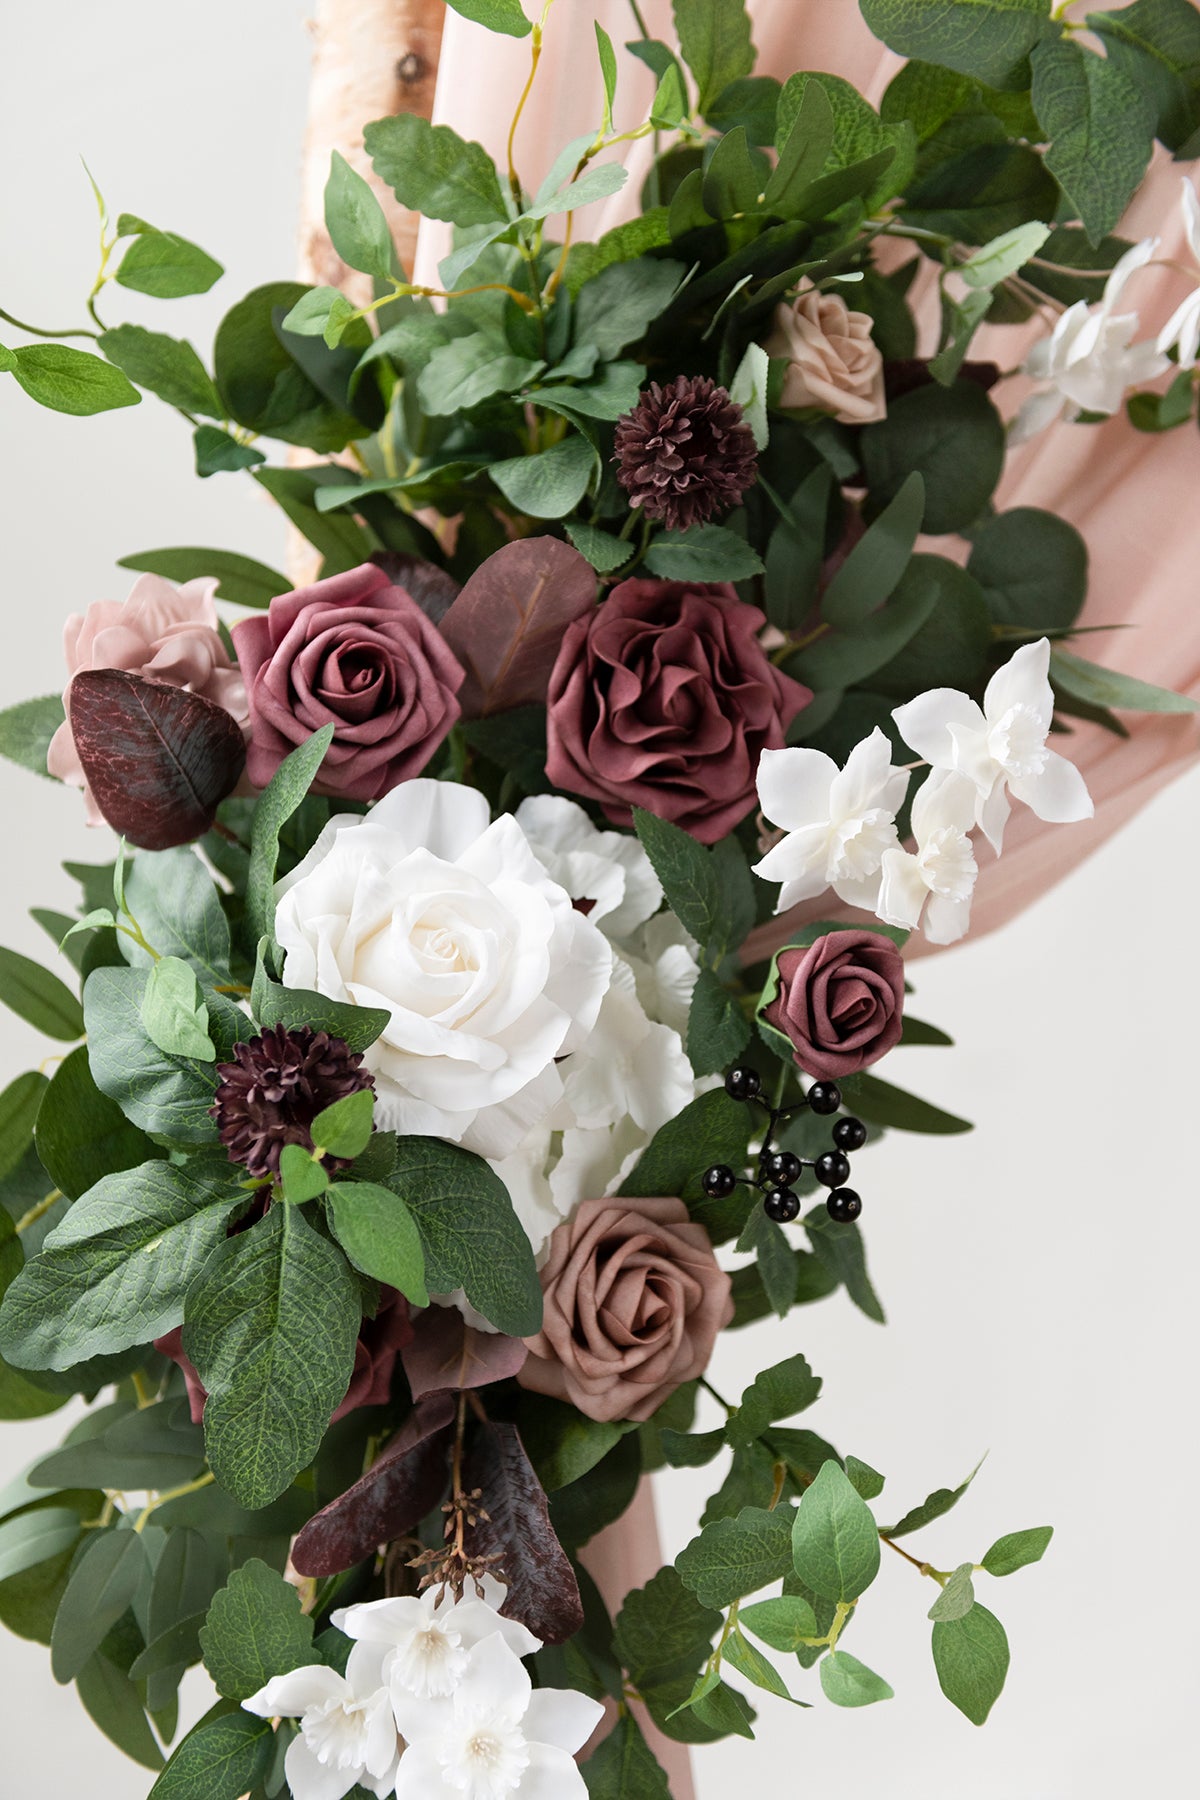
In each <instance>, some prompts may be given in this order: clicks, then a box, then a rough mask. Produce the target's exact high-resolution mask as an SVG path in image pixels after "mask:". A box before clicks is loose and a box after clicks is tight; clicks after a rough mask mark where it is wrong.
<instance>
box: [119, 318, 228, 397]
mask: <svg viewBox="0 0 1200 1800" xmlns="http://www.w3.org/2000/svg"><path fill="white" fill-rule="evenodd" d="M100 348H101V349H102V350H103V352H104V354H105V356H107V358H108V360H109V362H111V363H115V364H116V366H117V368H118V369H121V370H123V371H124V373H125V374H126V375H128V377H129V379H130V381H134V382H136V383H137V385H138V387H143V388H148V389H149V390H150V392H151V393H152V394H157V395H158V397H159V399H160V400H165V401H166V402H167V405H168V406H176V407H178V408H179V410H180V411H181V412H188V413H201V414H203V416H204V417H205V418H209V419H221V418H224V416H225V414H224V408H223V407H222V405H221V399H220V396H219V394H218V393H217V390H216V388H215V387H214V386H213V383H212V377H211V376H210V375H209V373H208V371H207V369H206V368H205V367H204V364H203V363H202V362H201V360H200V358H199V357H198V356H197V354H196V352H195V350H193V348H192V346H191V345H190V344H189V343H188V342H187V341H186V339H180V338H173V337H168V336H166V334H165V333H164V332H161V331H147V330H145V329H144V327H142V326H141V325H118V326H116V327H115V329H113V330H111V331H104V332H101V334H100Z"/></svg>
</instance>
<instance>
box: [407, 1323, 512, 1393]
mask: <svg viewBox="0 0 1200 1800" xmlns="http://www.w3.org/2000/svg"><path fill="white" fill-rule="evenodd" d="M412 1330H413V1335H412V1339H411V1341H410V1342H409V1343H407V1344H405V1346H404V1348H403V1350H402V1351H401V1352H400V1359H401V1361H402V1362H403V1364H404V1373H405V1374H406V1375H407V1376H408V1385H409V1387H410V1388H411V1389H412V1397H413V1399H414V1400H423V1399H424V1398H425V1396H426V1394H440V1393H445V1392H446V1390H447V1389H455V1390H457V1389H459V1388H479V1387H487V1386H488V1385H489V1384H490V1383H491V1382H493V1381H507V1380H508V1379H509V1377H510V1376H512V1375H515V1374H516V1373H517V1370H518V1369H520V1368H521V1366H522V1364H523V1363H524V1361H525V1358H526V1357H527V1356H528V1355H529V1352H528V1350H527V1349H526V1348H525V1345H524V1344H523V1343H522V1341H521V1339H520V1338H511V1337H502V1336H501V1335H500V1333H499V1332H495V1331H476V1329H475V1327H474V1326H473V1325H468V1324H466V1322H465V1321H464V1319H463V1316H462V1314H461V1313H460V1312H456V1311H455V1310H454V1308H453V1307H452V1306H429V1307H426V1309H425V1311H424V1312H421V1313H418V1314H417V1315H416V1317H415V1318H414V1319H413V1322H412Z"/></svg>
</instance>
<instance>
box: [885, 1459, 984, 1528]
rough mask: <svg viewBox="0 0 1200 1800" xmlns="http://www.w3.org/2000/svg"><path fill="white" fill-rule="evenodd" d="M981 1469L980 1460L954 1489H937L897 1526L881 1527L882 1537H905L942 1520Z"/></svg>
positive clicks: (956, 1503)
mask: <svg viewBox="0 0 1200 1800" xmlns="http://www.w3.org/2000/svg"><path fill="white" fill-rule="evenodd" d="M982 1467H983V1463H982V1460H981V1461H980V1462H977V1463H976V1465H975V1467H974V1468H973V1469H972V1470H971V1473H970V1474H969V1475H968V1476H967V1479H966V1480H965V1481H961V1482H960V1483H959V1485H958V1486H957V1487H956V1488H937V1489H936V1490H935V1491H934V1492H933V1493H932V1494H930V1495H929V1496H928V1498H927V1499H925V1500H922V1502H921V1504H920V1506H914V1507H913V1509H912V1511H911V1512H906V1513H905V1515H904V1517H903V1518H902V1519H901V1520H900V1523H899V1524H898V1525H885V1526H883V1527H882V1535H883V1536H884V1537H887V1538H897V1537H907V1535H908V1533H909V1532H910V1531H920V1530H921V1528H922V1526H924V1525H932V1523H933V1521H934V1520H935V1519H940V1518H942V1517H943V1516H944V1515H945V1514H946V1513H948V1512H949V1511H950V1508H951V1507H952V1506H957V1505H958V1502H959V1501H960V1500H961V1499H962V1497H963V1495H964V1494H965V1493H966V1491H967V1489H968V1488H969V1487H970V1485H971V1483H972V1482H973V1481H974V1479H975V1477H976V1475H978V1473H979V1471H980V1469H981V1468H982Z"/></svg>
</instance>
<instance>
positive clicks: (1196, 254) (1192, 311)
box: [1155, 175, 1200, 369]
mask: <svg viewBox="0 0 1200 1800" xmlns="http://www.w3.org/2000/svg"><path fill="white" fill-rule="evenodd" d="M1181 186H1182V190H1183V191H1182V194H1181V196H1180V204H1181V207H1182V210H1183V229H1184V234H1185V236H1186V237H1187V241H1188V249H1189V250H1190V251H1191V253H1192V260H1193V262H1194V263H1195V264H1196V271H1197V274H1196V285H1195V287H1193V289H1192V291H1191V293H1190V294H1189V295H1188V296H1187V298H1186V299H1185V300H1182V301H1180V303H1179V305H1178V306H1177V307H1176V308H1175V311H1174V312H1173V313H1172V314H1171V317H1170V318H1169V319H1168V320H1167V322H1166V324H1165V325H1164V326H1163V328H1162V330H1161V331H1160V332H1159V334H1158V341H1157V343H1156V345H1155V348H1156V349H1158V350H1161V351H1163V352H1164V353H1165V352H1166V351H1168V350H1175V351H1176V352H1177V353H1178V357H1179V367H1180V368H1181V369H1194V368H1195V366H1196V357H1197V353H1198V352H1200V200H1197V198H1196V190H1195V188H1194V187H1193V186H1192V184H1191V182H1190V181H1189V180H1188V178H1187V176H1186V175H1185V176H1184V177H1183V181H1182V183H1181Z"/></svg>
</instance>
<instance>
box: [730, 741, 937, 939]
mask: <svg viewBox="0 0 1200 1800" xmlns="http://www.w3.org/2000/svg"><path fill="white" fill-rule="evenodd" d="M907 789H908V772H907V770H905V769H896V768H893V767H892V763H891V749H890V746H889V744H888V741H887V739H886V738H885V737H884V735H883V733H882V731H880V730H879V728H878V726H877V727H876V728H875V730H874V731H873V732H872V733H871V735H870V737H867V738H864V739H863V740H862V742H861V743H858V744H855V746H854V748H853V750H852V751H851V752H850V755H849V756H848V757H847V759H846V767H845V768H844V769H839V768H838V766H837V764H836V763H835V762H834V761H833V758H832V757H829V756H826V755H824V754H823V752H822V751H820V750H806V749H804V748H800V747H797V748H794V749H788V750H764V751H763V754H762V758H761V760H760V762H759V765H758V797H759V800H760V802H761V804H762V810H763V813H764V815H765V816H766V818H768V819H769V820H770V822H771V823H772V825H781V826H782V827H783V828H784V830H785V832H786V833H787V835H786V836H785V837H784V838H782V839H781V840H780V842H779V843H777V844H776V845H775V846H774V847H773V848H772V849H770V850H768V851H767V854H766V855H765V856H764V857H763V859H762V861H761V862H759V863H756V864H755V865H754V872H755V874H756V875H761V876H762V878H763V879H764V881H779V882H782V883H783V887H782V891H781V893H780V895H779V900H778V902H777V904H776V908H775V910H776V912H783V911H785V910H786V909H787V908H788V907H789V906H794V905H795V904H796V902H797V901H798V900H811V899H813V898H814V896H815V895H817V894H820V893H823V892H824V891H825V889H826V888H832V889H833V891H834V893H835V894H836V895H837V896H838V898H839V899H840V900H844V901H845V902H846V903H847V905H849V906H861V907H865V908H866V910H867V911H868V912H870V911H873V910H874V907H875V902H876V899H877V898H878V895H879V871H880V867H881V865H882V862H883V857H884V853H885V852H886V851H888V850H890V849H892V848H893V847H894V846H895V845H897V844H898V843H899V839H898V838H897V836H896V814H897V812H898V811H899V809H900V807H901V805H902V803H903V800H904V796H905V793H906V791H907Z"/></svg>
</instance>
